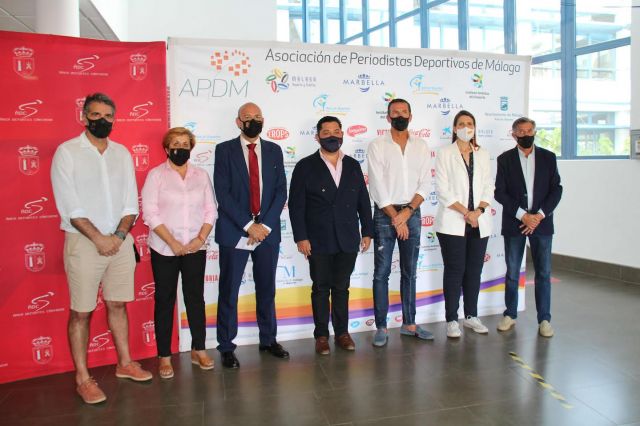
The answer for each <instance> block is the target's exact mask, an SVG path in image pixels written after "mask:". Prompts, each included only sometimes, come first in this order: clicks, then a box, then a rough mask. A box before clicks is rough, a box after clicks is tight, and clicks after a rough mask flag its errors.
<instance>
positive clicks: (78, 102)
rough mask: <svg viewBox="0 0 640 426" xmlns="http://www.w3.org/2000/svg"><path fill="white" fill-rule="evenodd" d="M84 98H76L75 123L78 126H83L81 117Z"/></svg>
mask: <svg viewBox="0 0 640 426" xmlns="http://www.w3.org/2000/svg"><path fill="white" fill-rule="evenodd" d="M83 107H84V98H76V121H77V122H78V124H79V125H81V126H84V123H83V122H82V116H83V115H84V108H83Z"/></svg>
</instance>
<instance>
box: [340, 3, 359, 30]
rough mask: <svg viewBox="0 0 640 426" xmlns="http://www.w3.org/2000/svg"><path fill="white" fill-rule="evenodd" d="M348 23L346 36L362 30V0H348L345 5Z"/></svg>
mask: <svg viewBox="0 0 640 426" xmlns="http://www.w3.org/2000/svg"><path fill="white" fill-rule="evenodd" d="M344 7H345V9H346V12H345V13H346V15H347V25H346V28H345V37H351V36H354V35H356V34H360V33H361V32H362V0H346V1H345V5H344Z"/></svg>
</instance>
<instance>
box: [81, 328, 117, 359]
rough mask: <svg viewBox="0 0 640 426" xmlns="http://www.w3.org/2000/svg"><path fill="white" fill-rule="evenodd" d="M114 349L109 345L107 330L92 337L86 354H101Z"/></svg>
mask: <svg viewBox="0 0 640 426" xmlns="http://www.w3.org/2000/svg"><path fill="white" fill-rule="evenodd" d="M114 348H115V346H114V345H113V344H111V331H110V330H107V331H105V332H104V333H102V334H98V335H97V336H93V338H92V339H91V341H89V348H88V352H89V353H92V352H103V351H106V350H109V349H114Z"/></svg>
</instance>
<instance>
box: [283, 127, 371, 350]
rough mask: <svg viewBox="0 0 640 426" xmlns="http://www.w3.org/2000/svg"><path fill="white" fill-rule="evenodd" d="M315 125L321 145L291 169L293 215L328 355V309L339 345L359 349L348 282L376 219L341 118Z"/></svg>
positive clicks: (319, 337)
mask: <svg viewBox="0 0 640 426" xmlns="http://www.w3.org/2000/svg"><path fill="white" fill-rule="evenodd" d="M316 130H317V133H316V141H317V142H318V144H319V145H320V149H319V150H318V151H317V152H315V153H314V154H311V155H310V156H308V157H305V158H303V159H302V160H300V161H299V162H298V164H296V167H295V169H294V170H293V175H292V177H291V187H290V189H289V217H290V218H291V227H292V228H293V238H294V240H295V241H296V243H297V245H298V251H299V252H300V253H302V254H303V255H304V256H305V258H306V259H307V260H308V261H309V272H310V275H311V280H312V281H313V286H312V288H311V308H312V310H313V322H314V324H315V330H314V332H313V336H314V337H315V339H316V344H315V349H316V352H317V353H318V354H320V355H327V354H329V352H330V349H329V313H330V312H331V322H332V323H333V330H334V333H335V344H336V346H339V347H340V348H342V349H344V350H348V351H352V350H355V343H354V342H353V339H351V336H350V335H349V331H348V327H349V281H350V277H351V273H352V272H353V267H354V266H355V263H356V258H357V256H358V250H361V251H362V252H365V251H367V249H368V248H369V245H370V244H371V237H373V220H372V219H371V202H370V201H369V193H368V191H367V185H366V183H365V181H364V175H363V174H362V169H361V168H360V164H359V163H358V161H356V160H355V159H354V158H352V157H349V156H348V155H345V154H344V153H343V152H342V151H341V150H340V147H341V146H342V141H343V139H342V138H343V133H342V123H340V120H339V119H337V118H336V117H332V116H326V117H322V118H321V119H320V120H319V121H318V124H317V125H316ZM361 232H362V237H360V234H361Z"/></svg>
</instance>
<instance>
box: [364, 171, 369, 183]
mask: <svg viewBox="0 0 640 426" xmlns="http://www.w3.org/2000/svg"><path fill="white" fill-rule="evenodd" d="M363 175H364V184H365V185H369V173H363Z"/></svg>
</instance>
